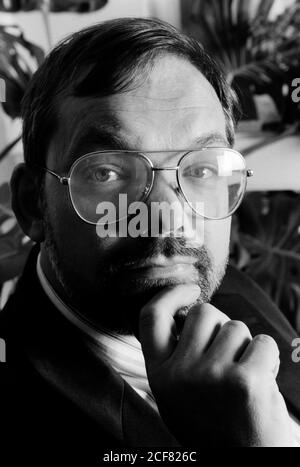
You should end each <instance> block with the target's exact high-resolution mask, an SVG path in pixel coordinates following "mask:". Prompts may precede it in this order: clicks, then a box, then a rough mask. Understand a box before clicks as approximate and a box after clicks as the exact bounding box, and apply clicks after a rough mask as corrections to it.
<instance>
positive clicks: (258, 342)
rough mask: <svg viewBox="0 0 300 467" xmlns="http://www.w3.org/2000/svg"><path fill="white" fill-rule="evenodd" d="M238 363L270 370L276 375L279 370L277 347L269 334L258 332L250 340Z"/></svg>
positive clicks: (257, 369)
mask: <svg viewBox="0 0 300 467" xmlns="http://www.w3.org/2000/svg"><path fill="white" fill-rule="evenodd" d="M239 363H241V364H243V365H244V366H248V367H251V368H252V369H255V370H256V371H260V372H268V371H272V372H273V373H274V375H275V376H277V373H278V370H279V364H280V360H279V349H278V346H277V344H276V342H275V340H274V339H273V338H272V337H271V336H267V335H265V334H259V335H258V336H255V337H254V338H253V340H252V341H251V342H250V344H249V345H248V347H247V348H246V350H245V351H244V353H243V355H242V356H241V358H240V360H239Z"/></svg>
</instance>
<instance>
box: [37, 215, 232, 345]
mask: <svg viewBox="0 0 300 467" xmlns="http://www.w3.org/2000/svg"><path fill="white" fill-rule="evenodd" d="M44 219H45V221H44V225H45V241H44V249H45V252H46V254H47V256H48V259H49V261H50V264H51V268H52V271H53V272H54V274H55V277H56V280H57V283H58V284H59V286H60V288H61V289H62V290H63V295H64V296H63V297H61V298H62V299H65V300H66V304H67V305H68V306H69V307H70V308H71V309H72V310H73V312H74V313H75V314H76V315H77V316H78V317H79V318H80V319H81V320H84V321H85V322H86V323H87V324H88V325H90V326H92V327H93V328H94V329H99V330H101V328H102V329H103V328H105V329H109V330H111V331H113V332H117V333H119V334H123V335H132V334H134V335H136V336H137V337H138V328H139V315H140V311H141V309H142V308H143V306H145V305H146V304H147V302H149V301H150V300H151V299H152V298H153V297H154V295H156V294H157V293H158V292H160V291H162V290H163V289H165V288H166V287H174V286H176V285H178V284H180V283H181V284H182V280H181V281H179V280H178V279H176V278H173V277H170V278H158V279H147V278H145V277H140V278H135V279H131V280H130V283H128V268H132V267H138V266H139V265H140V264H142V263H143V262H145V261H147V260H150V259H152V258H155V257H157V256H164V257H166V258H172V257H174V256H176V257H180V256H184V257H191V258H193V259H194V260H195V263H194V269H195V274H194V276H193V277H188V278H187V280H186V282H187V283H195V284H197V285H199V287H200V295H199V298H198V299H197V302H194V303H191V304H190V305H189V306H186V307H184V308H181V309H179V310H177V312H176V315H175V322H176V325H177V330H178V333H180V330H181V328H182V326H183V324H184V320H185V318H186V316H187V314H188V312H189V309H190V308H191V307H192V306H193V305H195V304H196V303H198V304H201V303H208V302H209V301H210V300H211V297H212V296H213V294H214V293H215V291H216V290H217V289H218V287H219V285H220V284H221V282H222V280H223V277H224V275H225V271H226V267H227V263H228V255H227V256H226V258H225V259H224V262H223V264H221V265H220V266H219V267H218V268H216V266H215V265H214V262H213V258H212V255H211V254H210V252H209V251H208V249H207V248H206V247H205V246H204V245H201V246H200V245H199V246H198V247H197V246H196V245H195V244H193V245H189V243H188V240H187V239H185V238H184V237H179V238H176V237H164V238H151V237H138V238H134V239H126V247H124V245H123V247H119V248H118V247H116V248H114V250H113V251H112V252H111V253H109V255H106V256H105V257H104V258H102V259H101V261H99V267H98V269H97V274H96V275H95V276H96V277H95V279H94V282H93V283H90V282H87V281H86V278H85V277H84V274H80V275H79V274H78V273H75V271H74V270H72V265H71V264H70V262H68V261H66V260H65V258H64V255H63V254H62V251H60V248H59V241H58V239H57V238H56V236H55V233H54V229H53V227H52V224H51V222H50V218H49V214H48V210H47V208H46V209H45V218H44Z"/></svg>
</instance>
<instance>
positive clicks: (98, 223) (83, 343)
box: [1, 18, 300, 465]
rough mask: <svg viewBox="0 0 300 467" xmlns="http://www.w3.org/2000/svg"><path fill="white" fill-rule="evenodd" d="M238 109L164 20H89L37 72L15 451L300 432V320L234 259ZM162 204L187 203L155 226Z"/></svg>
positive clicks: (19, 303) (14, 329)
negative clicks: (294, 321) (299, 359)
mask: <svg viewBox="0 0 300 467" xmlns="http://www.w3.org/2000/svg"><path fill="white" fill-rule="evenodd" d="M234 109H235V100H234V97H233V95H232V93H231V90H230V88H229V86H228V85H227V83H226V80H225V79H224V77H223V75H222V73H221V71H220V70H219V68H218V67H217V65H216V64H215V63H214V62H213V61H212V60H211V59H210V58H209V57H208V56H207V55H206V53H205V52H204V51H203V49H202V48H201V47H200V46H199V44H197V43H196V42H195V41H194V40H192V39H190V38H188V37H186V36H185V35H183V34H182V33H180V32H178V31H177V30H175V29H174V28H172V27H171V26H169V25H167V24H165V23H161V22H159V21H154V20H146V19H128V18H127V19H119V20H114V21H109V22H106V23H103V24H99V25H95V26H92V27H91V28H88V29H86V30H83V31H81V32H79V33H76V34H74V35H73V36H72V37H71V38H69V39H66V40H65V41H63V42H62V43H61V44H60V45H59V46H58V47H56V48H55V49H54V50H53V51H52V52H51V53H50V55H49V56H48V57H47V59H46V60H45V62H44V64H43V65H42V66H41V67H40V69H39V70H38V72H37V73H36V75H35V77H34V78H33V80H32V82H31V85H30V87H29V89H28V90H27V93H26V97H25V99H24V103H23V122H24V126H23V142H24V154H25V163H24V164H21V165H20V166H18V167H17V168H16V170H15V173H14V175H13V179H12V193H13V208H14V211H15V213H16V216H17V218H18V220H19V223H20V225H21V227H22V228H23V230H24V232H25V233H26V234H27V235H28V236H29V237H30V238H31V239H32V240H33V241H34V242H35V243H36V244H37V245H36V246H35V247H34V248H33V250H32V253H31V255H30V257H29V260H28V263H27V265H26V267H25V270H24V272H23V275H22V277H21V278H20V281H19V283H18V286H17V288H16V291H15V293H14V295H13V296H12V297H11V299H10V300H9V302H8V304H7V306H6V308H5V309H4V311H3V312H2V313H1V337H2V338H3V339H5V342H6V345H7V363H6V366H5V368H4V370H3V373H2V374H3V377H2V380H3V381H2V384H1V390H2V392H3V394H2V397H1V407H2V408H1V413H2V417H3V420H5V427H6V429H5V435H4V437H5V438H4V439H5V440H8V442H9V440H13V441H14V447H15V449H14V451H15V452H14V453H10V455H11V456H12V457H13V456H14V455H18V454H20V452H21V456H22V458H23V459H24V458H26V459H27V458H29V459H31V460H33V459H35V460H36V459H40V462H41V463H42V462H43V459H45V458H48V457H49V456H53V458H54V459H56V460H57V462H59V460H60V459H61V458H62V456H66V458H67V459H69V460H70V459H72V460H74V459H78V458H79V457H82V458H83V459H85V465H92V463H93V462H96V461H97V460H98V461H99V456H100V453H101V452H102V450H103V448H106V447H114V448H116V447H123V448H124V447H136V446H163V447H165V448H169V449H172V448H175V447H177V446H183V447H185V448H186V447H187V446H193V447H194V448H196V449H201V448H202V447H207V446H217V447H218V446H290V445H294V444H295V438H294V433H293V422H292V421H291V419H290V417H289V414H288V411H287V405H288V407H289V411H290V412H291V414H292V415H293V416H294V417H299V416H300V396H299V394H298V389H297V384H298V381H300V379H299V376H300V373H299V369H298V368H297V365H295V364H293V363H292V360H291V354H292V347H291V343H292V341H293V339H294V337H295V333H294V332H293V330H292V329H291V328H290V326H289V324H288V323H287V322H286V321H285V319H284V318H283V316H282V315H281V314H280V312H279V311H278V310H277V309H276V307H275V306H274V305H273V304H272V303H271V302H270V301H269V299H268V298H267V297H266V296H265V295H264V293H263V292H262V291H261V290H260V289H259V288H258V287H257V286H256V285H254V284H253V283H252V282H251V281H250V280H249V279H247V278H246V277H244V276H243V275H242V274H240V273H239V272H238V271H236V270H235V269H233V268H231V267H228V268H227V261H228V250H229V237H230V222H231V215H232V213H233V212H234V211H235V210H236V209H237V207H238V205H239V203H240V202H241V199H242V196H243V194H244V192H245V185H246V178H247V175H250V172H249V171H248V172H247V169H246V166H245V161H244V160H243V158H242V156H241V155H240V154H238V153H237V152H235V151H233V150H232V149H231V147H232V145H233V142H234ZM122 197H123V198H122ZM124 200H125V204H126V206H125V207H126V209H127V211H126V212H125V211H124V209H123V208H124V206H123V207H122V206H121V204H120V203H121V202H123V201H124ZM103 203H104V204H103ZM135 203H139V204H138V205H137V204H135ZM156 203H165V206H171V205H172V206H173V205H174V206H175V207H174V210H173V212H172V220H171V221H170V222H167V221H166V218H165V217H163V216H162V215H159V217H158V224H157V230H156V231H153V230H152V226H153V224H154V220H155V213H157V211H155V209H154V211H153V210H152V208H154V207H157V204H156ZM176 203H177V204H176ZM137 207H138V209H136V208H137ZM145 207H146V211H144V208H145ZM183 211H184V212H183ZM124 212H125V214H124ZM153 212H154V214H153ZM137 219H138V220H137ZM195 219H196V227H195V222H194V221H195ZM124 220H125V224H124ZM169 220H170V219H169ZM199 220H200V221H199ZM271 336H272V337H271ZM274 339H275V340H276V342H277V344H278V346H279V347H280V352H281V359H282V365H281V367H280V370H279V351H278V347H277V344H276V342H275V340H274ZM146 368H147V372H146ZM278 371H279V376H278V382H279V387H278V386H277V382H276V378H277V374H278ZM279 388H280V389H279ZM282 394H283V395H282ZM4 445H5V443H4ZM16 451H17V452H16ZM39 455H41V456H42V457H38V456H39ZM51 459H52V457H51ZM89 463H90V464H89Z"/></svg>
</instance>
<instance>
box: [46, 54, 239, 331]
mask: <svg viewBox="0 0 300 467" xmlns="http://www.w3.org/2000/svg"><path fill="white" fill-rule="evenodd" d="M120 141H121V143H122V146H124V147H127V148H128V149H131V150H139V151H141V152H144V153H145V152H146V153H147V151H149V153H148V154H147V155H148V157H149V159H150V160H151V161H152V163H153V165H154V166H155V167H169V166H176V165H177V163H178V161H179V159H180V157H181V156H182V154H183V153H184V151H182V152H177V151H175V150H176V149H183V150H184V149H185V150H188V149H190V148H198V147H199V148H200V147H203V146H212V147H215V146H222V147H224V146H226V145H227V143H226V122H225V115H224V113H223V110H222V107H221V104H220V102H219V100H218V98H217V95H216V93H215V91H214V90H213V88H212V86H211V85H210V84H209V83H208V81H207V80H206V79H205V78H204V77H203V75H202V74H201V73H200V72H199V71H198V70H197V69H196V68H195V67H194V66H193V65H191V64H190V63H188V62H186V61H184V60H182V59H180V58H177V57H173V56H165V57H163V58H160V59H159V60H157V62H156V64H155V66H154V67H153V68H152V71H151V72H150V73H149V75H148V76H147V78H146V80H145V81H144V82H143V84H142V85H139V86H137V87H136V88H135V89H134V90H131V91H128V92H124V93H120V94H117V95H114V96H109V97H106V98H69V99H67V100H65V101H64V103H63V105H62V106H61V112H60V125H59V130H58V131H57V133H56V134H55V136H54V138H53V141H52V144H51V145H50V148H49V152H48V158H47V167H48V168H50V169H52V170H54V171H55V172H57V173H59V174H64V175H65V174H68V172H69V169H70V167H71V165H72V163H73V162H74V161H75V160H77V159H78V158H79V157H80V156H83V155H84V154H87V153H90V152H94V151H97V150H112V149H117V148H118V146H116V145H117V143H118V142H120ZM172 150H174V152H171V153H170V152H168V153H166V152H164V151H172ZM151 151H158V152H157V153H155V154H154V153H151ZM176 183H177V182H176V177H175V175H174V172H171V171H170V172H168V171H166V172H156V175H155V182H154V185H153V188H152V191H151V193H150V195H149V197H148V198H147V201H146V202H147V206H150V205H151V203H153V202H163V201H165V202H167V203H173V202H176V201H178V194H177V192H176ZM86 196H88V193H87V194H86ZM100 201H101V200H100ZM200 201H201V200H200ZM45 204H46V209H45V227H46V241H45V242H44V244H43V245H42V265H43V268H44V270H45V272H46V274H47V276H48V277H49V278H50V280H51V282H52V283H53V285H54V287H55V288H57V289H58V290H57V291H58V292H59V293H60V294H62V296H63V298H65V299H67V300H68V302H69V303H70V304H71V305H73V306H74V307H75V308H76V309H77V310H78V311H79V312H80V313H81V314H82V315H83V316H85V318H88V319H89V320H91V321H92V322H93V323H94V324H98V325H102V326H106V327H110V328H113V329H116V330H119V331H123V332H131V331H132V329H134V327H135V326H136V321H137V316H138V312H139V310H140V308H141V307H142V306H143V305H144V304H145V303H146V302H147V301H148V300H149V299H150V298H151V297H152V296H153V295H154V294H155V293H157V291H159V290H161V288H163V287H167V286H171V285H175V284H178V283H187V282H195V283H198V284H199V285H200V288H201V300H202V301H205V302H206V301H208V300H209V299H210V297H211V295H212V293H213V292H214V291H215V289H216V288H217V286H218V284H219V283H220V281H221V279H222V277H223V275H224V271H225V266H226V263H227V258H228V248H229V236H230V218H227V219H225V220H205V221H204V237H203V236H202V235H199V239H198V240H196V241H195V240H194V241H193V242H192V243H191V241H190V240H189V239H188V238H187V237H186V238H185V235H184V231H183V232H181V238H174V237H172V238H170V237H165V238H149V237H148V238H141V237H140V238H130V237H126V238H118V237H115V238H113V237H111V238H100V237H99V236H98V235H97V232H96V226H95V225H91V224H87V223H85V222H84V221H83V220H81V219H80V218H79V217H78V215H77V214H76V212H75V210H74V209H73V206H72V204H71V201H70V198H69V194H68V189H67V187H66V186H63V185H61V184H60V183H58V181H57V180H56V179H55V178H54V177H52V176H50V175H46V182H45ZM177 227H178V230H180V229H181V230H182V226H180V225H178V226H177ZM129 263H130V264H129Z"/></svg>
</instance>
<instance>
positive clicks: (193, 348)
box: [176, 303, 229, 360]
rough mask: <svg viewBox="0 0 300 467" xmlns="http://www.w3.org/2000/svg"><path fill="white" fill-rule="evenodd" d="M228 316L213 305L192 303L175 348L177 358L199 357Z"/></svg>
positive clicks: (227, 319)
mask: <svg viewBox="0 0 300 467" xmlns="http://www.w3.org/2000/svg"><path fill="white" fill-rule="evenodd" d="M227 321H229V318H228V316H226V315H225V314H224V313H222V312H221V311H219V310H218V309H217V308H215V307H214V306H213V305H210V304H209V303H204V304H201V305H194V306H193V307H192V308H191V309H190V310H189V312H188V315H187V317H186V320H185V323H184V326H183V330H182V333H181V336H180V339H179V342H178V345H177V348H176V355H177V356H178V358H182V357H183V358H186V359H189V360H191V359H193V360H194V359H199V357H200V356H201V355H202V354H203V353H204V352H205V351H206V349H207V348H208V347H209V345H210V344H211V342H212V341H213V339H214V338H215V336H216V335H217V333H218V332H219V330H220V329H221V327H222V326H223V325H224V324H225V323H226V322H227Z"/></svg>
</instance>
